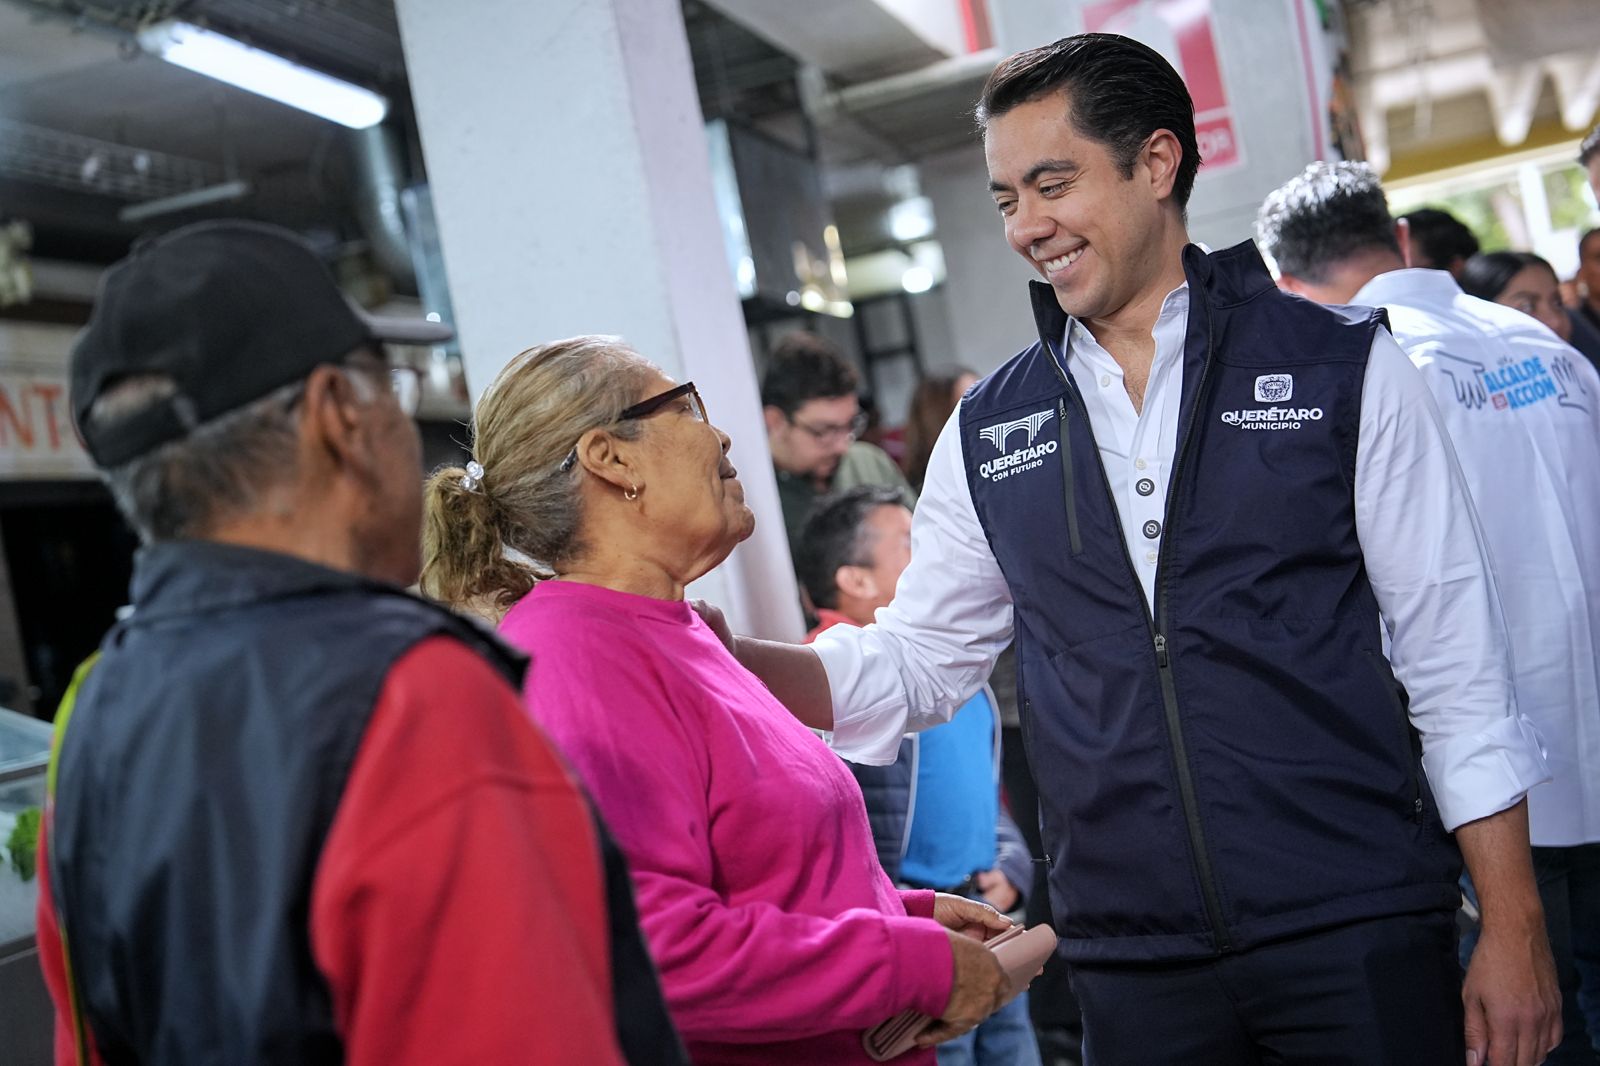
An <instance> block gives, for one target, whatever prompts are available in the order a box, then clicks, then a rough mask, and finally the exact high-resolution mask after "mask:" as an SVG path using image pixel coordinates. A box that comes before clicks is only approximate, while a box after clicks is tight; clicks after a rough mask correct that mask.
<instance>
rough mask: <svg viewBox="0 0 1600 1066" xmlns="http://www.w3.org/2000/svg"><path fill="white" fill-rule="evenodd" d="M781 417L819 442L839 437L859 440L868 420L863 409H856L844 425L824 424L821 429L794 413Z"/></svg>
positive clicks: (865, 429)
mask: <svg viewBox="0 0 1600 1066" xmlns="http://www.w3.org/2000/svg"><path fill="white" fill-rule="evenodd" d="M783 417H784V418H786V419H787V420H788V422H789V424H790V425H791V426H794V427H795V428H797V429H802V430H804V431H805V432H806V433H807V434H808V435H809V436H810V437H811V439H812V440H815V441H817V442H819V443H821V442H823V441H829V440H837V439H839V438H840V437H843V438H844V439H845V440H850V441H854V440H860V439H861V434H863V433H865V432H866V431H867V423H868V421H869V420H868V418H867V413H866V412H865V411H857V412H856V413H855V415H854V416H853V417H852V418H851V419H850V421H849V422H848V423H847V424H845V425H842V426H825V427H823V428H822V429H818V428H817V427H816V426H810V425H807V424H806V423H804V422H802V421H800V420H799V419H798V418H796V417H795V416H794V415H789V414H786V415H784V416H783Z"/></svg>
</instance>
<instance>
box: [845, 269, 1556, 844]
mask: <svg viewBox="0 0 1600 1066" xmlns="http://www.w3.org/2000/svg"><path fill="white" fill-rule="evenodd" d="M1187 312H1188V290H1187V286H1183V287H1180V288H1178V289H1176V290H1174V291H1173V292H1172V293H1170V294H1168V296H1167V298H1166V301H1165V302H1164V304H1163V306H1162V310H1161V313H1160V316H1159V318H1158V320H1157V323H1156V326H1155V329H1154V331H1153V336H1154V339H1155V348H1156V353H1155V358H1154V362H1153V363H1152V365H1151V369H1150V377H1149V380H1148V382H1147V383H1146V388H1145V395H1144V407H1143V410H1142V411H1135V410H1134V407H1133V403H1132V401H1131V400H1130V399H1129V397H1128V394H1127V390H1126V389H1125V388H1124V386H1123V380H1122V371H1121V369H1120V368H1119V367H1118V365H1117V363H1116V361H1115V360H1114V359H1113V358H1112V357H1111V355H1110V354H1109V353H1108V352H1106V351H1105V349H1104V348H1102V347H1101V346H1100V345H1099V344H1098V343H1097V342H1096V341H1095V340H1094V338H1093V337H1092V336H1091V335H1090V334H1089V332H1088V330H1087V329H1085V328H1084V327H1083V326H1082V325H1081V324H1079V323H1077V322H1076V321H1074V322H1072V323H1071V325H1070V326H1069V327H1068V331H1067V336H1066V337H1065V338H1064V344H1063V349H1064V352H1065V358H1066V361H1067V370H1068V372H1069V373H1071V374H1072V376H1073V379H1074V381H1075V382H1076V384H1077V385H1078V389H1079V391H1080V392H1081V393H1082V395H1083V399H1084V404H1085V406H1086V407H1087V409H1088V415H1089V422H1090V425H1091V426H1092V428H1093V430H1094V435H1095V439H1096V441H1097V442H1098V445H1099V450H1100V459H1101V462H1102V464H1103V465H1104V467H1105V470H1106V474H1107V476H1108V479H1109V481H1110V483H1111V491H1112V495H1113V497H1114V498H1115V500H1116V502H1117V507H1118V511H1119V515H1120V519H1121V523H1122V527H1123V536H1124V538H1125V540H1126V542H1127V545H1128V551H1129V555H1130V557H1131V558H1132V559H1133V560H1134V565H1135V568H1136V569H1137V571H1138V573H1139V577H1140V583H1141V585H1142V586H1143V588H1144V593H1145V596H1146V597H1147V598H1153V595H1154V593H1153V588H1154V581H1155V572H1156V563H1157V561H1158V560H1159V558H1160V539H1159V535H1158V536H1157V537H1154V538H1147V537H1146V536H1145V529H1144V525H1145V523H1146V522H1147V521H1149V520H1150V519H1155V520H1157V521H1163V520H1164V517H1165V516H1164V515H1163V514H1162V513H1161V508H1162V501H1164V500H1165V499H1166V493H1167V480H1168V478H1169V477H1170V476H1171V471H1172V464H1173V459H1174V454H1175V451H1176V446H1177V435H1178V434H1177V427H1178V417H1179V407H1180V404H1181V397H1182V393H1183V340H1184V332H1185V322H1186V317H1187ZM958 417H959V412H958V414H957V415H956V416H953V417H952V418H951V420H950V422H949V423H948V424H946V426H945V428H944V431H943V432H942V433H941V434H940V436H939V440H938V442H937V444H936V445H935V447H934V450H933V457H932V459H931V461H930V463H929V466H928V473H927V480H926V482H925V485H924V488H923V494H922V497H921V501H920V503H919V504H918V506H917V513H916V517H915V519H914V521H913V524H912V532H911V540H912V558H911V564H910V566H909V567H907V569H906V571H905V573H904V574H903V575H902V577H901V579H900V584H899V586H898V588H897V590H896V594H895V599H894V602H893V603H891V604H890V605H889V606H888V607H885V608H882V609H880V610H879V611H878V615H877V622H876V623H875V624H874V625H871V626H867V627H865V628H863V629H847V628H846V627H842V626H835V627H834V628H833V629H831V630H828V631H827V632H825V633H823V634H822V635H821V636H820V637H819V638H818V639H817V641H816V643H815V644H814V645H813V647H814V648H815V649H816V652H817V655H818V657H819V658H820V659H821V661H822V664H823V667H824V669H825V670H826V672H827V675H828V681H829V685H830V687H831V689H832V698H833V711H834V728H833V734H832V738H831V743H832V744H833V746H834V748H835V749H836V750H838V751H839V752H840V754H842V755H844V756H845V757H846V758H849V759H851V760H854V761H856V762H865V763H874V764H887V763H889V762H892V761H893V759H894V756H895V753H896V751H897V750H898V747H899V742H900V737H901V735H902V734H903V733H904V732H905V731H907V730H908V729H910V730H917V729H925V728H927V727H929V726H932V725H937V724H938V723H940V722H942V721H946V720H948V718H949V717H950V715H951V714H952V713H954V710H955V708H957V707H959V706H960V705H961V704H962V703H963V702H964V701H965V700H966V699H967V698H968V697H969V696H970V695H971V694H972V693H973V692H975V691H976V690H977V689H978V688H979V686H981V685H982V684H983V682H984V681H985V680H986V679H987V678H988V676H989V672H990V670H991V669H992V668H993V666H994V660H995V658H996V656H998V655H999V654H1000V652H1001V651H1002V650H1004V648H1005V647H1006V645H1007V644H1009V643H1010V641H1011V632H1012V621H1011V592H1010V589H1009V588H1008V587H1007V584H1006V580H1005V577H1004V576H1003V575H1002V573H1001V572H1000V568H999V566H998V564H997V563H996V562H995V558H994V555H993V553H992V552H991V551H990V548H989V544H988V540H987V538H986V537H985V535H984V532H983V527H982V525H981V523H980V522H979V519H978V515H977V511H976V510H975V509H974V507H973V503H972V494H971V490H970V487H969V486H968V483H967V475H966V461H965V457H964V456H963V454H962V445H961V439H960V435H959V433H958V431H957V418H958ZM1145 482H1148V484H1145ZM1355 509H1356V525H1357V534H1358V537H1359V539H1360V542H1361V548H1362V553H1363V555H1364V557H1365V560H1366V564H1367V576H1368V580H1369V581H1370V582H1371V585H1372V589H1373V592H1374V593H1375V594H1376V597H1377V600H1378V605H1379V609H1380V611H1381V612H1382V614H1383V618H1384V622H1385V625H1386V627H1387V631H1388V633H1389V634H1390V636H1391V639H1392V648H1391V652H1390V658H1391V662H1392V663H1393V666H1394V670H1395V674H1396V676H1397V677H1398V678H1399V680H1400V681H1401V683H1402V684H1404V685H1405V687H1406V690H1407V692H1408V694H1409V695H1410V698H1411V702H1410V713H1411V719H1412V722H1413V723H1414V724H1415V726H1416V728H1417V730H1418V732H1419V734H1420V735H1421V737H1422V745H1423V766H1424V768H1425V770H1426V772H1427V775H1428V780H1429V783H1430V785H1431V786H1432V788H1433V792H1434V797H1435V800H1436V803H1437V805H1438V808H1439V813H1440V817H1441V818H1442V820H1443V821H1444V824H1445V826H1446V827H1447V828H1449V829H1454V828H1456V827H1457V826H1459V825H1462V824H1464V823H1466V822H1469V821H1473V820H1475V819H1478V818H1482V817H1486V816H1487V815H1490V814H1494V813H1495V812H1497V811H1500V810H1504V809H1505V808H1507V807H1510V806H1512V805H1513V804H1515V803H1516V802H1517V801H1518V800H1520V799H1521V798H1522V797H1523V796H1524V795H1525V794H1526V793H1527V791H1528V790H1529V789H1530V788H1532V787H1533V786H1534V785H1535V784H1538V783H1539V782H1541V781H1543V780H1545V779H1546V778H1547V777H1548V771H1547V770H1546V767H1545V763H1544V759H1543V756H1542V753H1541V750H1540V744H1539V740H1538V734H1537V732H1536V731H1535V730H1534V729H1533V728H1532V726H1531V725H1530V724H1529V722H1528V721H1527V720H1526V719H1525V718H1523V717H1522V716H1520V715H1519V714H1518V713H1517V712H1516V710H1515V706H1514V703H1513V700H1512V695H1511V685H1510V681H1509V671H1508V665H1507V655H1506V638H1505V631H1504V625H1503V622H1502V620H1501V618H1500V614H1499V609H1498V606H1497V605H1496V603H1495V599H1494V595H1493V585H1492V581H1491V579H1490V576H1489V572H1488V566H1487V563H1486V561H1485V557H1484V552H1483V548H1482V544H1481V540H1480V537H1479V534H1478V531H1477V523H1476V519H1475V516H1474V515H1473V512H1472V507H1471V504H1470V502H1469V499H1468V496H1467V492H1466V489H1465V487H1464V484H1463V481H1462V475H1461V471H1460V469H1459V467H1458V465H1457V463H1456V458H1455V454H1454V452H1453V451H1452V450H1451V448H1450V444H1449V440H1448V438H1447V436H1446V434H1445V431H1444V429H1443V427H1442V426H1441V424H1440V419H1439V414H1438V411H1437V410H1436V408H1435V406H1434V403H1433V398H1432V396H1431V394H1430V393H1429V391H1428V388H1427V386H1426V385H1425V384H1424V383H1423V381H1422V378H1421V376H1420V375H1419V374H1418V373H1417V371H1416V368H1414V367H1413V366H1412V365H1411V363H1410V361H1409V360H1408V359H1407V358H1406V356H1405V353H1404V352H1402V351H1401V350H1400V348H1399V346H1398V345H1397V344H1396V343H1395V342H1394V339H1393V338H1392V337H1390V336H1389V334H1387V333H1385V332H1382V331H1380V332H1379V333H1378V335H1377V337H1376V338H1375V339H1374V341H1373V346H1372V353H1371V358H1370V359H1369V361H1368V365H1367V371H1366V379H1365V386H1364V391H1363V396H1362V404H1361V413H1360V441H1359V444H1358V447H1357V455H1356V485H1355ZM1035 713H1046V714H1048V713H1061V712H1059V711H1053V710H1050V709H1041V710H1037V711H1035Z"/></svg>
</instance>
